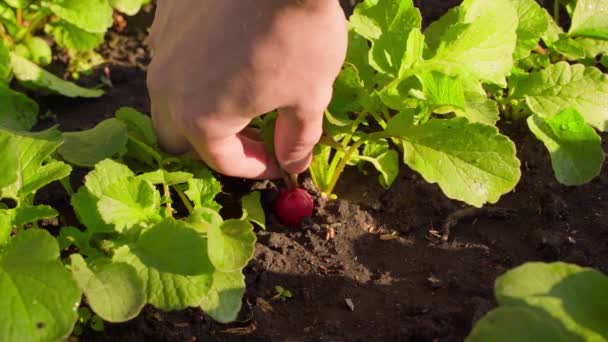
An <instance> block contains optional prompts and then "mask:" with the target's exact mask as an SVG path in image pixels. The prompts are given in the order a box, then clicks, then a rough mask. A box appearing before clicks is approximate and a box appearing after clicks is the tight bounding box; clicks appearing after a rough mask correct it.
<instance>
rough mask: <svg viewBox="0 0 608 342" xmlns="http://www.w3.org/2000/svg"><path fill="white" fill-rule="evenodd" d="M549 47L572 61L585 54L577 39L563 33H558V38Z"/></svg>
mask: <svg viewBox="0 0 608 342" xmlns="http://www.w3.org/2000/svg"><path fill="white" fill-rule="evenodd" d="M551 49H553V50H555V51H556V52H558V53H560V54H561V55H563V56H564V57H566V58H567V59H568V60H572V61H576V60H579V59H583V58H585V57H586V56H587V51H586V50H585V47H584V46H583V45H582V44H581V43H580V42H579V41H577V40H575V39H572V37H569V36H567V35H565V34H560V35H559V39H558V40H556V41H554V42H553V43H552V44H551Z"/></svg>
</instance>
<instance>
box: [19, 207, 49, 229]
mask: <svg viewBox="0 0 608 342" xmlns="http://www.w3.org/2000/svg"><path fill="white" fill-rule="evenodd" d="M12 210H14V212H15V216H14V218H13V225H16V226H24V225H26V224H29V223H34V222H38V221H40V220H44V219H51V218H53V217H56V216H57V215H58V214H57V211H56V210H55V209H53V208H52V207H49V206H48V205H36V206H20V207H17V208H15V209H12Z"/></svg>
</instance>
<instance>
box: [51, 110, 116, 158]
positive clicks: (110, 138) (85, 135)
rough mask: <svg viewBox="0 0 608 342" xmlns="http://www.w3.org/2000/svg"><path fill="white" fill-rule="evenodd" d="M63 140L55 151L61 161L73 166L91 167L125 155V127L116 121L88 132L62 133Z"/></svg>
mask: <svg viewBox="0 0 608 342" xmlns="http://www.w3.org/2000/svg"><path fill="white" fill-rule="evenodd" d="M63 140H64V143H63V145H61V146H60V147H59V149H58V150H57V152H59V154H60V155H61V157H63V159H65V160H66V161H67V162H69V163H70V164H73V165H77V166H83V167H93V166H95V164H97V163H98V162H100V161H102V160H104V159H107V158H111V157H120V156H122V155H124V154H125V153H126V148H127V127H126V126H125V125H124V124H123V123H122V122H121V121H119V120H117V119H108V120H104V121H102V122H100V123H99V124H98V125H97V126H95V127H94V128H91V129H89V130H84V131H78V132H66V133H63Z"/></svg>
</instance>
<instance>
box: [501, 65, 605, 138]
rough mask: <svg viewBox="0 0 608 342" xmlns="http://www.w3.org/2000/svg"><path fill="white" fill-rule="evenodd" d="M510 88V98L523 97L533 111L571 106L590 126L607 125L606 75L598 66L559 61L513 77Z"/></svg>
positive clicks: (542, 112)
mask: <svg viewBox="0 0 608 342" xmlns="http://www.w3.org/2000/svg"><path fill="white" fill-rule="evenodd" d="M511 87H512V93H511V97H512V98H515V99H521V98H525V99H526V103H527V104H528V106H529V107H530V109H531V110H532V112H534V113H536V114H538V115H540V116H542V117H545V118H549V117H551V116H553V115H555V114H557V113H560V112H562V111H563V110H566V109H569V108H573V109H575V110H577V111H578V112H579V113H580V114H581V115H582V116H583V117H584V118H585V121H586V122H587V123H588V124H590V125H591V126H594V127H595V128H597V129H599V130H600V131H604V130H606V129H607V128H608V76H606V75H604V74H602V72H601V71H600V70H599V69H597V68H594V67H585V66H584V65H581V64H575V65H569V64H568V63H566V62H560V63H557V64H553V65H551V66H550V67H548V68H547V69H545V70H542V71H539V72H534V73H531V74H529V75H526V76H522V77H518V78H516V79H514V80H513V82H511Z"/></svg>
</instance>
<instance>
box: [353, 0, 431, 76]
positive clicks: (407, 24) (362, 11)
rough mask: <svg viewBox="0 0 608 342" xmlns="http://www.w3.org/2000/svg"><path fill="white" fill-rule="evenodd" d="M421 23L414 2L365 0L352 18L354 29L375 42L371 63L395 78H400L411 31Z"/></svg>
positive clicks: (409, 0) (405, 0) (408, 0)
mask: <svg viewBox="0 0 608 342" xmlns="http://www.w3.org/2000/svg"><path fill="white" fill-rule="evenodd" d="M421 23H422V16H421V15H420V11H419V10H418V9H417V8H416V7H414V4H413V3H412V1H411V0H402V1H389V0H365V1H363V2H362V3H361V4H359V5H358V6H357V7H356V8H355V11H354V14H353V15H352V16H351V18H350V24H351V27H352V29H353V30H354V31H355V32H357V33H358V34H359V35H361V36H363V37H365V38H366V39H368V40H369V41H371V43H372V47H371V49H370V51H369V64H370V65H371V66H373V67H374V68H375V69H376V70H377V71H379V72H381V73H385V74H387V75H390V76H392V77H397V76H400V74H401V72H402V63H403V61H404V59H405V56H406V47H407V44H408V42H407V40H408V35H409V32H410V31H411V30H412V29H414V28H418V29H419V28H420V26H421ZM405 67H407V66H405Z"/></svg>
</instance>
